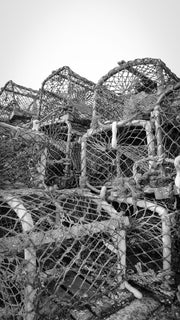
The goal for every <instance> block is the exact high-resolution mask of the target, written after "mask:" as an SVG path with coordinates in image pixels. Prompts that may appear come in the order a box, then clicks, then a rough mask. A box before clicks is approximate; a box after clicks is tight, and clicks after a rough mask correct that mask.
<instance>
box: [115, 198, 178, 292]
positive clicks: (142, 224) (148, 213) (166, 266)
mask: <svg viewBox="0 0 180 320" xmlns="http://www.w3.org/2000/svg"><path fill="white" fill-rule="evenodd" d="M111 200H112V201H113V203H114V206H115V207H116V209H117V210H120V211H121V210H123V211H125V212H126V216H128V218H129V221H130V225H129V228H128V229H127V234H126V240H127V243H126V244H127V277H128V278H129V279H131V280H133V281H134V282H135V283H136V284H139V285H140V286H142V287H143V286H144V287H145V288H146V289H147V288H149V289H151V290H155V291H156V289H157V288H158V286H160V284H163V282H165V278H163V277H164V276H165V272H166V275H167V274H168V272H169V273H170V271H171V268H172V240H173V232H174V225H173V222H172V221H173V219H172V217H173V216H172V215H170V214H169V211H168V209H167V207H166V206H162V205H159V204H158V203H156V202H155V201H153V202H151V201H148V200H137V201H134V200H133V198H131V197H129V198H128V197H127V198H126V199H124V200H122V199H120V198H119V199H117V198H116V199H113V197H111ZM163 274H164V276H163ZM158 283H159V284H158ZM166 290H167V287H166V289H165V291H166ZM165 291H164V294H166V292H165ZM156 292H157V291H156ZM162 293H163V290H162Z"/></svg>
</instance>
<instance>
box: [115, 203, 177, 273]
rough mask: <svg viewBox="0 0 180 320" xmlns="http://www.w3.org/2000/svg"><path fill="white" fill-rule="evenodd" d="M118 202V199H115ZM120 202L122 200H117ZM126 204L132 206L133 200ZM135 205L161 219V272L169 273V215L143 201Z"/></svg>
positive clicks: (162, 208)
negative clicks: (156, 214)
mask: <svg viewBox="0 0 180 320" xmlns="http://www.w3.org/2000/svg"><path fill="white" fill-rule="evenodd" d="M116 201H118V198H117V199H116ZM119 202H122V199H119ZM125 202H126V203H128V204H131V205H133V203H134V199H133V198H132V197H128V198H126V200H125ZM136 205H137V206H138V207H140V208H144V209H146V210H147V209H148V210H150V211H152V212H157V213H158V214H159V216H160V217H161V223H162V245H163V270H164V271H171V215H169V214H168V211H167V210H166V209H165V208H164V207H162V206H160V205H157V204H155V203H153V202H150V201H145V200H137V202H136Z"/></svg>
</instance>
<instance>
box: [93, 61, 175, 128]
mask: <svg viewBox="0 0 180 320" xmlns="http://www.w3.org/2000/svg"><path fill="white" fill-rule="evenodd" d="M177 81H178V77H177V76H176V75H175V74H173V73H172V72H171V71H170V70H169V68H167V66H166V65H165V64H164V63H163V62H162V61H161V60H159V59H151V58H145V59H136V60H133V61H128V62H125V61H122V62H121V63H119V66H118V67H115V68H114V69H112V70H110V71H109V72H108V73H107V74H106V75H105V76H103V77H102V78H101V79H100V80H99V81H98V83H97V86H96V89H95V101H94V110H93V118H96V117H97V116H98V117H100V118H101V121H102V122H106V121H107V120H111V121H113V120H117V119H119V120H122V119H129V118H131V117H132V116H133V117H134V118H136V119H149V117H150V112H151V111H152V110H153V107H154V106H155V104H156V101H157V98H158V95H159V94H160V93H161V92H162V90H164V89H165V88H167V87H168V86H169V85H171V84H173V83H176V82H177Z"/></svg>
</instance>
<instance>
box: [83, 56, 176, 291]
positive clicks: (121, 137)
mask: <svg viewBox="0 0 180 320" xmlns="http://www.w3.org/2000/svg"><path fill="white" fill-rule="evenodd" d="M178 82H179V78H178V77H177V76H176V75H175V74H173V73H172V72H171V71H170V69H169V68H168V67H167V66H166V65H165V64H164V63H163V62H162V61H161V60H159V59H149V58H146V59H136V60H134V61H128V62H125V61H121V62H119V63H118V67H115V68H114V69H112V70H110V71H109V72H108V73H107V74H106V75H105V76H103V77H102V78H101V79H100V80H99V81H98V83H97V85H96V87H95V93H94V104H93V114H92V122H91V128H90V130H88V131H87V133H86V134H85V135H84V136H83V138H82V153H81V160H82V162H81V165H82V167H81V179H80V184H81V187H83V188H84V187H88V188H89V189H90V190H91V191H92V192H95V193H96V194H100V195H103V196H104V197H105V199H108V202H109V203H111V204H112V205H113V206H114V207H115V208H116V209H117V210H119V211H120V212H121V210H125V216H127V217H128V218H129V220H130V225H129V227H128V229H127V230H126V237H127V238H126V239H127V242H126V245H127V251H126V259H127V264H126V277H127V279H130V280H131V281H133V282H135V283H136V284H138V285H140V286H141V287H145V288H149V290H150V291H152V290H154V291H155V292H156V293H157V291H158V290H157V286H156V284H157V282H159V283H160V286H162V287H163V285H164V288H165V289H164V290H161V289H162V288H161V289H160V290H159V292H160V291H161V292H162V293H163V294H164V295H165V296H166V293H167V290H166V289H167V287H168V288H169V284H168V283H166V285H165V284H164V273H165V272H167V273H169V279H171V280H172V278H171V276H170V275H172V274H171V271H172V255H174V252H173V250H172V245H173V241H174V239H175V238H174V234H175V232H176V231H175V229H176V228H175V225H176V224H175V218H176V217H175V213H174V207H175V206H176V196H175V194H174V192H173V187H174V174H175V168H174V157H175V156H176V155H177V154H178V149H179V144H178V139H179V138H178V137H179V134H178V115H179V113H178V112H179V111H178V108H179V94H178V89H179V84H178ZM175 132H176V138H175V139H174V138H173V135H174V134H175ZM170 141H171V143H170ZM170 152H171V155H170ZM172 218H173V219H172ZM171 280H170V281H171ZM170 292H172V291H171V289H169V291H168V295H169V296H170V295H171V294H170ZM158 294H159V293H158Z"/></svg>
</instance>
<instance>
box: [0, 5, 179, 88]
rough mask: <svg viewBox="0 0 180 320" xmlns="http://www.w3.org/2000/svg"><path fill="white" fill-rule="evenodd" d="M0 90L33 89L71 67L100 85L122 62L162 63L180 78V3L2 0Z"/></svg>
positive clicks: (0, 10)
mask: <svg viewBox="0 0 180 320" xmlns="http://www.w3.org/2000/svg"><path fill="white" fill-rule="evenodd" d="M0 4H1V6H0V87H2V86H4V85H5V83H6V82H7V81H8V80H13V81H14V82H16V83H17V84H21V85H24V86H26V87H30V88H33V89H39V88H40V87H41V84H42V81H43V80H44V79H45V78H46V77H47V76H48V75H49V74H51V72H52V71H53V70H56V69H58V68H60V67H63V66H65V65H68V66H69V67H70V68H71V69H72V70H73V71H75V72H76V73H79V74H80V75H81V76H84V77H86V78H87V79H89V80H92V81H94V82H97V81H98V80H99V78H101V77H102V76H103V75H104V74H106V73H107V72H108V71H109V70H110V69H112V68H114V67H115V66H116V64H117V61H119V60H133V59H135V58H145V57H151V58H160V59H162V60H163V61H164V62H165V63H166V64H167V66H168V67H169V68H170V69H171V70H172V71H173V72H174V73H176V74H177V75H178V76H180V0H0Z"/></svg>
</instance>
